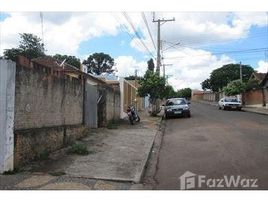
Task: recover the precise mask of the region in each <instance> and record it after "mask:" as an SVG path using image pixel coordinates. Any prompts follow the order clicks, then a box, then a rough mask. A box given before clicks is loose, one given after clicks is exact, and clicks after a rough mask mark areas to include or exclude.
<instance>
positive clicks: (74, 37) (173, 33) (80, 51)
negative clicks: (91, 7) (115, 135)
mask: <svg viewBox="0 0 268 200" xmlns="http://www.w3.org/2000/svg"><path fill="white" fill-rule="evenodd" d="M141 14H142V13H141V12H135V13H132V12H129V13H127V15H128V19H130V22H129V21H128V20H127V18H125V17H124V13H123V12H114V13H109V12H103V13H102V12H94V13H92V12H83V13H72V12H64V13H58V12H43V32H44V43H45V48H46V50H47V52H46V53H47V54H49V55H54V54H56V53H58V54H66V55H74V56H77V57H79V58H80V59H81V60H83V59H86V58H87V57H88V56H89V55H90V54H92V53H95V52H104V53H107V54H110V55H111V56H112V57H113V58H114V59H115V62H116V68H117V73H116V75H118V76H121V77H124V76H128V75H134V71H135V69H137V70H138V74H139V75H143V73H144V72H145V71H146V68H147V61H148V60H149V58H151V56H150V55H149V53H148V52H147V50H146V49H145V48H144V47H143V45H142V44H141V41H139V39H138V38H137V36H136V35H135V34H134V31H133V28H132V26H131V25H133V27H134V29H135V31H136V32H138V33H139V35H140V36H141V37H142V41H143V43H144V44H145V45H146V46H147V48H148V49H150V51H152V52H153V54H154V55H156V50H155V49H154V46H153V43H152V41H151V38H150V37H149V34H148V29H147V27H146V23H145V21H144V19H143V18H142V15H141ZM144 14H145V17H146V20H147V22H148V27H149V31H150V33H151V35H152V37H153V40H154V42H155V43H156V36H157V35H156V33H157V27H156V24H155V23H152V12H144ZM156 17H163V18H172V17H175V19H176V20H175V21H174V22H169V23H166V24H164V25H163V26H161V39H162V40H164V41H169V42H170V41H172V43H173V44H174V43H177V42H179V43H180V45H177V46H175V47H174V48H170V49H169V50H167V51H165V52H164V54H163V57H164V58H165V59H164V60H163V63H166V64H172V66H169V67H167V68H166V75H168V76H169V77H170V78H169V83H170V84H171V85H173V86H174V87H175V88H177V89H179V88H183V87H191V88H196V89H200V83H201V82H202V81H203V80H204V79H206V78H208V76H209V74H210V73H211V72H212V71H213V70H214V69H216V68H219V67H221V66H222V65H224V64H228V63H232V62H236V63H238V62H240V61H241V62H242V64H249V65H251V66H252V67H254V68H255V69H256V70H258V71H259V72H266V71H267V69H268V65H267V58H268V53H266V54H265V52H267V51H266V50H267V49H268V27H267V24H268V16H267V14H266V13H265V12H173V13H169V12H165V13H162V12H160V13H159V12H156ZM131 23H132V24H131ZM0 25H1V27H0V30H1V32H0V34H1V46H0V54H2V53H3V50H4V49H8V48H12V47H17V46H18V42H19V33H24V32H27V33H33V34H35V35H37V36H39V37H40V38H41V37H42V34H41V33H42V30H41V21H40V13H39V12H13V13H8V12H1V17H0ZM133 38H135V39H133ZM170 45H171V44H170ZM166 47H167V45H164V46H163V49H164V48H166ZM260 48H265V49H261V50H258V49H260ZM252 49H257V50H255V51H254V50H252ZM243 50H249V51H248V52H243ZM234 51H235V52H234ZM236 51H242V52H238V53H237V52H236ZM265 55H266V56H265Z"/></svg>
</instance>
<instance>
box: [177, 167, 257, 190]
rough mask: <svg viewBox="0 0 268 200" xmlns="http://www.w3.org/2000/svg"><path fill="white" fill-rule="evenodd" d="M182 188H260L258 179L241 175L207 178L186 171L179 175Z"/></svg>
mask: <svg viewBox="0 0 268 200" xmlns="http://www.w3.org/2000/svg"><path fill="white" fill-rule="evenodd" d="M179 180H180V189H181V190H188V189H199V188H208V189H212V188H213V189H220V188H247V189H250V188H258V184H257V183H258V179H251V178H243V177H242V176H240V175H229V176H227V175H223V177H222V178H207V177H206V176H205V175H197V174H194V173H192V172H190V171H186V172H185V173H184V174H183V175H181V176H180V177H179Z"/></svg>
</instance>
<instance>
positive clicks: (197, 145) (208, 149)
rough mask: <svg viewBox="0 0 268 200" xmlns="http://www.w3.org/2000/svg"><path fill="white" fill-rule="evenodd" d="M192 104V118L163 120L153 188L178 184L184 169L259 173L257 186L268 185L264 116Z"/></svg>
mask: <svg viewBox="0 0 268 200" xmlns="http://www.w3.org/2000/svg"><path fill="white" fill-rule="evenodd" d="M191 109H192V118H190V119H189V118H177V119H169V120H167V122H166V130H165V133H164V138H163V141H162V147H161V150H160V155H159V163H158V168H157V169H158V170H157V172H156V175H155V179H156V181H157V183H158V184H157V185H156V186H155V189H179V188H180V181H179V177H180V176H181V175H182V174H184V173H185V172H186V171H190V172H192V173H194V174H197V175H206V177H208V178H222V177H223V175H240V176H241V177H242V178H252V179H255V178H257V179H258V182H257V184H258V185H259V187H258V189H268V170H267V169H268V123H267V122H268V116H267V115H266V116H265V115H260V114H255V113H248V112H238V111H222V110H218V108H217V107H215V106H211V105H205V104H201V103H192V104H191ZM201 189H209V188H205V187H203V188H201ZM218 189H220V188H218Z"/></svg>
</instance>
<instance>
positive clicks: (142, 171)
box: [133, 134, 156, 183]
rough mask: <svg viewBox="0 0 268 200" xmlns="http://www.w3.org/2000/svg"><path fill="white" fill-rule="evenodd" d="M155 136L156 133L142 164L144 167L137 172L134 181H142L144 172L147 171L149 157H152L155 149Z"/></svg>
mask: <svg viewBox="0 0 268 200" xmlns="http://www.w3.org/2000/svg"><path fill="white" fill-rule="evenodd" d="M155 136H156V134H155V135H154V139H153V140H152V142H151V144H150V150H149V151H148V153H147V155H146V157H145V158H144V159H143V161H142V164H141V166H142V167H141V169H140V173H137V176H135V178H134V181H133V182H134V183H140V182H141V180H142V177H143V175H144V172H145V168H146V166H147V164H148V160H149V157H150V155H151V152H152V149H153V145H154V140H155Z"/></svg>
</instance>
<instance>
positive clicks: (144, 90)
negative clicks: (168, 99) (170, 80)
mask: <svg viewBox="0 0 268 200" xmlns="http://www.w3.org/2000/svg"><path fill="white" fill-rule="evenodd" d="M165 82H166V81H165V79H164V77H160V75H159V74H157V73H154V72H152V71H150V70H147V72H146V73H145V75H144V78H143V79H142V80H140V81H139V84H140V85H141V87H139V89H138V95H139V96H141V97H145V96H149V100H150V103H151V105H152V112H151V115H152V116H156V115H157V113H159V111H160V110H159V106H158V105H157V100H158V99H163V98H164V97H165V95H166V86H165Z"/></svg>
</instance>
